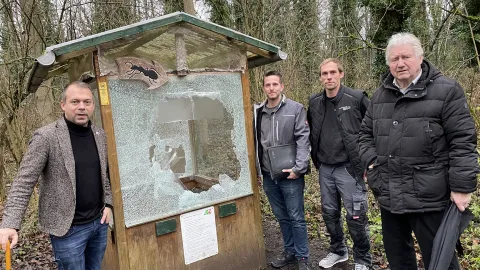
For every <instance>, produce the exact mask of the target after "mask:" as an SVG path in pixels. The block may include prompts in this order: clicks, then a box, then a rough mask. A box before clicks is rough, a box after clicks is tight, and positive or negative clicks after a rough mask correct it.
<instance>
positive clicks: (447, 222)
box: [428, 203, 473, 270]
mask: <svg viewBox="0 0 480 270" xmlns="http://www.w3.org/2000/svg"><path fill="white" fill-rule="evenodd" d="M472 219H473V214H472V211H470V209H465V211H463V212H460V210H458V207H457V205H456V204H455V203H451V204H450V207H449V208H448V210H447V211H446V212H445V214H444V215H443V219H442V223H441V224H440V228H438V231H437V234H435V239H434V240H433V248H432V257H431V258H430V266H429V267H428V270H443V269H445V270H447V269H448V266H449V265H450V263H451V262H452V260H453V256H454V255H455V246H458V247H459V248H460V249H461V246H460V241H459V238H460V235H461V234H462V233H463V231H464V230H465V229H466V228H467V226H468V223H469V222H470V221H471V220H472Z"/></svg>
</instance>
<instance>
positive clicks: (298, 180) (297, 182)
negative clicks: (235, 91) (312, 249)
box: [255, 71, 310, 270]
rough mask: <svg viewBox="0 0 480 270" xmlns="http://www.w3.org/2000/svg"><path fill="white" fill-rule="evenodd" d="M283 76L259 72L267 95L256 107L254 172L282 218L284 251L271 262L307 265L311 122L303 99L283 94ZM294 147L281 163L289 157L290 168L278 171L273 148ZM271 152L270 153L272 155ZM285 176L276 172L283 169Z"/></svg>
mask: <svg viewBox="0 0 480 270" xmlns="http://www.w3.org/2000/svg"><path fill="white" fill-rule="evenodd" d="M283 89H284V85H283V82H282V75H281V74H280V73H279V72H277V71H269V72H267V73H266V74H265V75H264V77H263V91H264V92H265V95H266V96H267V100H266V101H265V102H263V103H262V104H260V105H258V106H255V142H256V156H257V173H258V178H259V181H260V180H261V177H262V176H263V188H264V190H265V193H266V194H267V197H268V201H269V203H270V205H271V207H272V211H273V214H274V215H275V217H276V218H277V220H278V222H279V223H280V230H281V232H282V236H283V244H284V249H285V252H284V254H283V255H282V256H281V257H279V258H277V259H276V260H274V261H273V262H272V263H271V264H272V266H273V267H275V268H281V267H283V266H285V265H287V264H291V263H297V262H298V264H299V269H300V270H306V269H309V268H308V264H307V263H308V256H309V249H308V236H307V224H306V222H305V213H304V200H303V189H304V187H305V180H304V178H303V175H304V174H305V173H306V172H307V169H308V165H309V157H310V154H309V152H310V142H309V139H308V137H309V133H310V131H309V127H308V123H307V115H306V112H305V109H304V107H303V105H302V104H300V103H297V102H295V101H293V100H290V99H287V98H286V97H285V96H284V95H283ZM282 147H284V148H285V149H294V150H292V151H291V155H290V156H288V155H287V156H285V155H281V156H280V159H281V160H280V161H279V163H282V164H283V162H284V161H286V160H288V159H289V160H291V164H292V165H291V167H288V168H283V170H281V171H280V172H279V171H278V170H276V168H275V167H276V166H275V165H276V164H278V163H276V161H275V160H273V159H274V157H273V155H272V153H274V151H275V150H276V149H279V148H282ZM270 157H271V158H270ZM282 172H283V173H284V175H280V176H279V174H281V173H282Z"/></svg>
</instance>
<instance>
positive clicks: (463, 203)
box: [450, 191, 472, 212]
mask: <svg viewBox="0 0 480 270" xmlns="http://www.w3.org/2000/svg"><path fill="white" fill-rule="evenodd" d="M450 200H452V202H454V203H455V204H456V205H457V207H458V210H460V212H463V211H465V209H467V208H468V206H469V205H470V201H471V200H472V193H460V192H454V191H452V192H451V193H450Z"/></svg>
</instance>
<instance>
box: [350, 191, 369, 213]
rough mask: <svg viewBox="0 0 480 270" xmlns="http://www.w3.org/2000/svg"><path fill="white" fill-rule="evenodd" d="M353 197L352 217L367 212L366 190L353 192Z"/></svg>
mask: <svg viewBox="0 0 480 270" xmlns="http://www.w3.org/2000/svg"><path fill="white" fill-rule="evenodd" d="M352 199H353V211H352V217H353V218H354V219H357V218H359V217H360V216H363V215H364V214H365V213H366V212H367V193H366V192H354V193H352Z"/></svg>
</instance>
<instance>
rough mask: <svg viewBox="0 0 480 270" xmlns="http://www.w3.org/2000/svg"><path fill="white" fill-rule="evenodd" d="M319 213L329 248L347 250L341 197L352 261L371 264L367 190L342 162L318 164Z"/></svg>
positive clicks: (342, 252) (340, 253)
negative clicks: (320, 212) (337, 163)
mask: <svg viewBox="0 0 480 270" xmlns="http://www.w3.org/2000/svg"><path fill="white" fill-rule="evenodd" d="M319 181H320V193H321V201H322V216H323V220H324V221H325V225H326V226H327V231H328V233H329V234H330V252H332V253H335V254H338V255H341V256H343V255H344V254H345V253H346V252H347V247H346V245H345V236H344V234H343V229H342V218H341V214H342V201H343V207H344V208H345V210H346V215H345V218H346V221H347V226H348V230H349V232H350V236H351V237H352V241H353V259H354V261H355V263H359V264H363V265H366V266H370V265H372V256H371V254H370V231H369V228H368V218H367V192H366V191H364V190H363V188H362V187H361V185H360V184H358V183H357V180H356V179H355V178H354V177H352V176H351V175H350V173H349V172H348V171H347V168H346V167H345V166H344V165H327V164H322V165H321V166H320V173H319Z"/></svg>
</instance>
